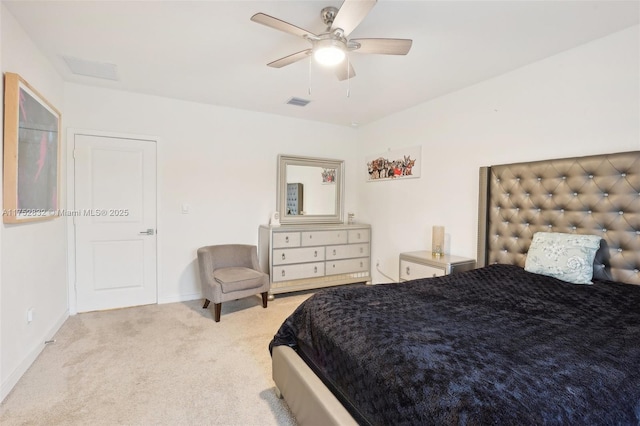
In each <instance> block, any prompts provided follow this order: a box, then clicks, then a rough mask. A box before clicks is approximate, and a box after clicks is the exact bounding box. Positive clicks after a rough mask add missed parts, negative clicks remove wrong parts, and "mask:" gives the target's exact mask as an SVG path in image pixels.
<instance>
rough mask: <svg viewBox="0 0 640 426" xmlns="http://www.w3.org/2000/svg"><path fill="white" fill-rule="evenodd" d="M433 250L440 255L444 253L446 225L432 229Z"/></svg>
mask: <svg viewBox="0 0 640 426" xmlns="http://www.w3.org/2000/svg"><path fill="white" fill-rule="evenodd" d="M431 252H432V253H433V255H434V256H436V257H440V256H441V255H442V254H444V226H434V227H433V229H432V231H431Z"/></svg>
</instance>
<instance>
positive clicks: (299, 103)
mask: <svg viewBox="0 0 640 426" xmlns="http://www.w3.org/2000/svg"><path fill="white" fill-rule="evenodd" d="M309 102H311V101H309V100H307V99H302V98H296V97H293V98H291V99H289V100H288V101H287V104H289V105H295V106H299V107H305V106H307V105H308V104H309Z"/></svg>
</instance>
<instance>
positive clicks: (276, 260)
mask: <svg viewBox="0 0 640 426" xmlns="http://www.w3.org/2000/svg"><path fill="white" fill-rule="evenodd" d="M320 260H324V247H301V248H291V249H277V250H273V260H272V261H273V264H274V265H286V264H289V263H302V262H318V261H320Z"/></svg>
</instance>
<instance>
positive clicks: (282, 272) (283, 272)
mask: <svg viewBox="0 0 640 426" xmlns="http://www.w3.org/2000/svg"><path fill="white" fill-rule="evenodd" d="M282 276H283V277H284V269H283V270H282Z"/></svg>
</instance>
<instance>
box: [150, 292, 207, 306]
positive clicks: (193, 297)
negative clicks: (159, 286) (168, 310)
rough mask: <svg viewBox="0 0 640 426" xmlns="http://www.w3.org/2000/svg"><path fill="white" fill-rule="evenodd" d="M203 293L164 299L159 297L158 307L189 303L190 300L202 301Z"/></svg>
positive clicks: (172, 296) (177, 295)
mask: <svg viewBox="0 0 640 426" xmlns="http://www.w3.org/2000/svg"><path fill="white" fill-rule="evenodd" d="M203 297H204V296H202V293H191V294H171V295H166V296H162V297H158V305H162V304H165V303H178V302H188V301H189V300H196V299H202V298H203Z"/></svg>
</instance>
